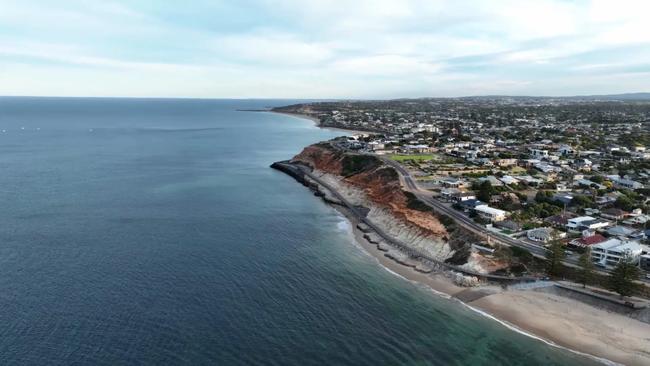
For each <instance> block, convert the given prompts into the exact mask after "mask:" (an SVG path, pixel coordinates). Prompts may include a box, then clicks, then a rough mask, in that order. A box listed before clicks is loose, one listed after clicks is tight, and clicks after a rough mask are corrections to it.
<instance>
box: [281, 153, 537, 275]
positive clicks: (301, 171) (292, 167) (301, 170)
mask: <svg viewBox="0 0 650 366" xmlns="http://www.w3.org/2000/svg"><path fill="white" fill-rule="evenodd" d="M272 167H273V168H275V169H278V170H281V171H283V172H285V173H287V174H289V175H291V176H293V177H294V178H296V179H297V180H301V181H302V182H303V183H306V180H305V177H308V178H309V179H310V180H312V181H313V182H315V183H316V184H318V185H319V186H321V187H323V188H325V189H327V190H328V191H329V192H330V193H331V194H332V196H333V197H334V198H336V199H337V200H338V201H340V202H341V204H342V205H344V206H345V207H346V208H347V209H348V210H349V211H350V212H351V213H352V214H353V215H354V216H355V217H356V218H357V219H358V220H359V222H362V223H364V224H365V225H366V226H368V227H369V228H371V229H372V230H373V231H374V232H375V233H376V234H377V235H379V236H380V237H381V238H382V239H383V240H384V241H385V242H387V243H388V244H390V245H392V246H393V247H395V248H397V249H399V250H400V251H402V252H404V253H406V254H407V255H408V256H409V257H411V258H414V259H419V260H422V261H424V262H428V264H432V265H434V266H437V267H438V268H443V269H446V270H450V271H455V272H459V273H463V274H466V275H470V276H474V277H477V278H481V279H485V280H489V281H495V282H500V283H503V282H506V283H512V282H534V281H537V278H535V277H511V276H499V275H491V274H485V273H480V272H476V271H472V270H469V269H465V268H461V267H458V266H455V265H452V264H449V263H445V262H444V261H441V260H439V259H436V258H433V257H431V256H429V255H427V254H426V253H423V252H421V251H419V250H417V249H414V248H411V247H410V246H409V245H408V244H406V243H404V242H402V241H401V240H399V239H396V238H394V237H392V236H390V235H388V234H387V233H386V232H385V231H384V230H382V229H381V228H380V227H378V226H377V225H375V224H374V223H373V222H372V221H371V220H369V219H368V218H367V217H366V215H365V213H363V212H361V211H360V210H359V208H358V207H357V206H355V205H353V204H352V203H351V202H349V201H348V200H347V199H346V198H345V197H343V196H342V195H341V194H340V193H339V192H338V191H337V190H336V189H334V188H333V187H332V186H331V185H329V184H328V183H326V182H324V181H323V180H322V179H320V178H319V177H317V176H315V175H314V174H313V173H312V172H311V168H309V167H307V166H303V165H299V164H293V163H290V162H288V161H283V162H276V163H273V165H272Z"/></svg>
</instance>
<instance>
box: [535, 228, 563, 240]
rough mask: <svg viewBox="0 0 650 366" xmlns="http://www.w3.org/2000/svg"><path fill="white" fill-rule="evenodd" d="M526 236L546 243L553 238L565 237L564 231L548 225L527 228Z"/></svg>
mask: <svg viewBox="0 0 650 366" xmlns="http://www.w3.org/2000/svg"><path fill="white" fill-rule="evenodd" d="M526 236H527V237H528V239H530V240H532V241H536V242H541V243H547V242H549V241H551V240H553V239H559V238H564V237H566V233H563V232H561V231H557V230H555V229H553V228H549V227H540V228H537V229H531V230H528V232H526Z"/></svg>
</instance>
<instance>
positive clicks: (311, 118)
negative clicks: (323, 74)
mask: <svg viewBox="0 0 650 366" xmlns="http://www.w3.org/2000/svg"><path fill="white" fill-rule="evenodd" d="M266 112H271V113H278V114H284V115H285V116H290V117H295V118H302V119H307V120H310V121H312V122H314V124H315V125H316V127H318V128H322V129H326V130H331V131H344V132H350V133H353V134H368V133H377V132H376V131H363V130H351V129H347V128H343V127H330V126H323V125H322V124H321V123H320V120H319V119H318V118H316V117H314V116H310V115H308V114H304V113H292V112H281V111H275V110H268V111H266Z"/></svg>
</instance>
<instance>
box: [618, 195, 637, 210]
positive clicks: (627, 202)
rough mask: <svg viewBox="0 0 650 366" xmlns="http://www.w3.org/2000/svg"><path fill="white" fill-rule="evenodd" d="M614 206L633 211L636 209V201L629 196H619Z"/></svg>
mask: <svg viewBox="0 0 650 366" xmlns="http://www.w3.org/2000/svg"><path fill="white" fill-rule="evenodd" d="M614 206H616V207H617V208H620V209H621V210H625V211H632V210H633V209H634V201H632V200H631V199H630V198H629V197H628V196H619V197H618V198H617V199H616V202H614Z"/></svg>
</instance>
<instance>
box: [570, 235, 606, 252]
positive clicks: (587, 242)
mask: <svg viewBox="0 0 650 366" xmlns="http://www.w3.org/2000/svg"><path fill="white" fill-rule="evenodd" d="M604 241H607V238H606V237H604V236H602V235H600V234H594V233H593V232H589V231H586V232H585V233H583V234H582V237H581V238H579V239H574V240H571V241H570V242H569V245H571V246H574V247H578V248H586V247H590V246H592V245H596V244H598V243H602V242H604Z"/></svg>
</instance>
